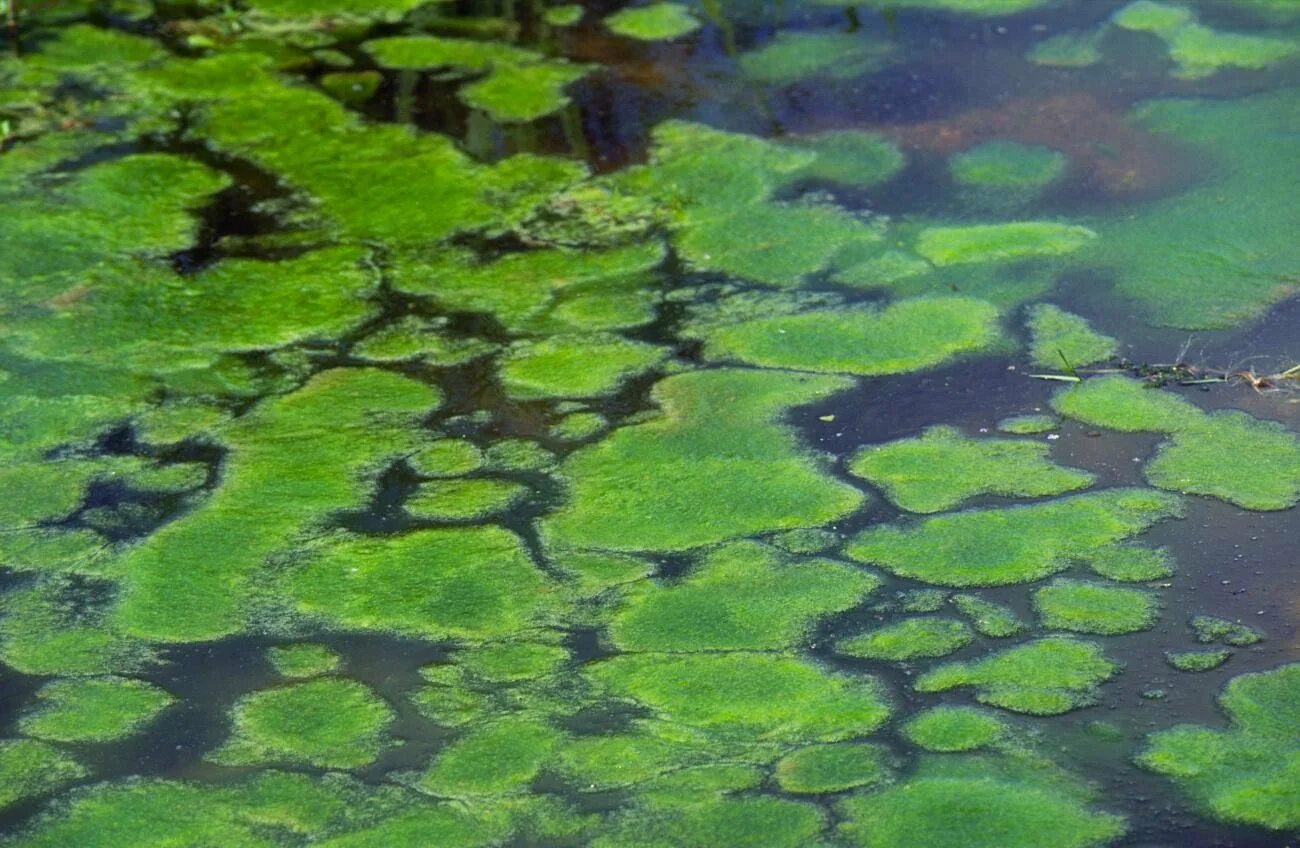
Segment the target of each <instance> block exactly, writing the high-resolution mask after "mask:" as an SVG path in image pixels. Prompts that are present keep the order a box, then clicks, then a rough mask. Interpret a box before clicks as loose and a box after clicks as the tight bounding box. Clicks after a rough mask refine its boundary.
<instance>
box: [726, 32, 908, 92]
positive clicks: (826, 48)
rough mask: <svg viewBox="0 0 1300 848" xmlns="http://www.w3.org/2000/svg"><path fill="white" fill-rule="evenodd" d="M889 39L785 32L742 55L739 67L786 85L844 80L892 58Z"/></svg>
mask: <svg viewBox="0 0 1300 848" xmlns="http://www.w3.org/2000/svg"><path fill="white" fill-rule="evenodd" d="M894 52H895V47H894V45H893V44H891V43H890V42H888V41H873V40H869V39H868V38H865V37H863V35H862V34H860V33H848V32H791V31H782V32H778V33H777V34H776V37H775V38H773V39H772V40H771V41H769V42H768V43H766V44H764V45H763V46H762V47H759V48H757V49H754V50H750V51H749V52H747V53H743V54H741V56H740V57H739V59H737V62H738V63H739V65H740V70H741V71H742V72H743V73H744V74H745V76H747V77H749V78H750V79H752V80H757V81H758V82H764V83H771V84H774V85H787V84H789V83H795V82H800V81H802V80H845V79H853V78H854V77H860V76H863V75H865V74H869V73H871V72H872V71H876V70H879V69H880V68H881V67H883V66H884V65H885V64H886V63H887V62H889V61H890V59H891V58H892V57H893V55H894Z"/></svg>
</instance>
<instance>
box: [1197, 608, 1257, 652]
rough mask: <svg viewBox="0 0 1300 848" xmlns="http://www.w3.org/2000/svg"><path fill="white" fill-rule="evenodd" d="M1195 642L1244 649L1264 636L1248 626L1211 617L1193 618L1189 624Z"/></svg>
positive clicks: (1198, 616)
mask: <svg viewBox="0 0 1300 848" xmlns="http://www.w3.org/2000/svg"><path fill="white" fill-rule="evenodd" d="M1190 624H1191V627H1192V633H1193V634H1195V636H1196V641H1197V642H1200V643H1202V644H1206V645H1208V644H1210V643H1211V642H1222V643H1223V644H1225V645H1231V646H1233V647H1234V648H1244V647H1246V646H1248V645H1254V644H1257V643H1259V642H1262V641H1263V640H1264V635H1263V634H1262V633H1260V632H1259V631H1258V630H1256V629H1255V628H1253V627H1251V626H1250V625H1248V624H1239V623H1237V622H1235V621H1229V620H1228V619H1226V618H1215V617H1214V616H1212V615H1197V616H1193V617H1192V620H1191V622H1190Z"/></svg>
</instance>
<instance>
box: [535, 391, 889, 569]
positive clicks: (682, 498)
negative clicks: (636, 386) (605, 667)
mask: <svg viewBox="0 0 1300 848" xmlns="http://www.w3.org/2000/svg"><path fill="white" fill-rule="evenodd" d="M848 386H849V382H848V381H847V380H844V379H842V378H836V377H814V376H809V375H801V374H790V373H780V372H757V371H739V370H732V369H718V370H711V371H699V372H693V373H689V374H679V375H675V376H672V377H668V378H666V379H664V380H662V381H660V382H659V383H658V384H657V385H656V386H655V388H654V390H653V392H652V394H651V397H652V399H653V400H654V401H655V402H657V403H658V404H659V406H660V409H661V414H660V415H659V416H658V417H657V418H654V419H652V420H650V421H647V422H646V423H643V424H637V425H634V426H630V427H623V428H620V429H618V430H616V431H614V433H613V434H611V435H610V436H609V437H608V438H606V439H604V440H602V441H600V442H597V443H595V444H593V445H590V446H587V447H584V448H582V449H580V450H578V451H576V452H575V453H573V454H572V455H570V456H569V458H568V459H567V460H566V461H565V462H564V464H563V465H562V466H561V468H560V471H559V476H560V478H561V479H562V480H563V482H564V483H565V488H566V503H565V504H564V506H562V507H560V508H559V509H558V510H556V511H555V512H553V513H552V514H551V515H550V516H549V517H547V518H546V519H544V520H543V521H542V524H541V527H542V531H543V534H544V536H545V538H546V539H547V541H548V543H549V544H551V545H553V546H561V547H577V548H605V549H610V550H627V551H636V550H683V549H687V548H692V547H697V546H699V545H705V544H709V543H712V542H718V541H722V540H724V539H729V538H733V537H737V536H743V535H747V534H751V533H759V532H765V531H771V530H781V529H787V528H794V527H810V526H817V525H821V524H825V523H826V522H828V521H833V520H835V519H836V518H840V517H842V516H844V515H847V514H849V513H850V512H853V511H854V510H856V509H857V508H858V507H860V506H861V505H862V502H863V495H862V493H861V492H859V491H857V490H856V489H854V488H853V487H852V486H849V485H847V484H845V483H840V482H838V481H836V480H834V479H833V478H832V477H830V476H829V475H828V474H827V473H826V472H825V471H824V470H823V468H822V466H821V463H820V462H819V460H818V458H817V457H816V456H814V455H810V454H805V453H803V452H801V451H800V450H798V448H797V447H796V442H795V437H794V434H793V433H792V432H791V431H790V429H789V428H788V427H787V426H785V425H784V424H781V423H779V419H780V416H781V415H782V414H783V413H784V412H785V410H787V409H789V408H790V407H792V406H798V405H800V404H806V403H811V402H813V401H815V400H819V399H821V398H824V397H827V396H829V395H831V394H834V393H835V392H837V391H841V390H843V389H845V388H848ZM720 491H721V492H727V498H726V499H725V500H721V501H720V500H719V499H718V497H717V493H718V492H720Z"/></svg>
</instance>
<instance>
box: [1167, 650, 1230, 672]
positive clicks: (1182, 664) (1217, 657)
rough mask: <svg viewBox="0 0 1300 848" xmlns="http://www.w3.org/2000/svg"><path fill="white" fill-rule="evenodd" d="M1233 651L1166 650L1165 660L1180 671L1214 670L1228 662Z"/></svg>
mask: <svg viewBox="0 0 1300 848" xmlns="http://www.w3.org/2000/svg"><path fill="white" fill-rule="evenodd" d="M1231 657H1232V651H1228V650H1223V649H1220V650H1217V651H1165V662H1167V663H1169V664H1170V665H1171V666H1173V667H1174V668H1176V669H1178V670H1179V671H1188V672H1200V671H1212V670H1214V669H1216V668H1218V667H1219V666H1221V665H1223V664H1224V663H1226V662H1227V661H1228V660H1229V659H1231Z"/></svg>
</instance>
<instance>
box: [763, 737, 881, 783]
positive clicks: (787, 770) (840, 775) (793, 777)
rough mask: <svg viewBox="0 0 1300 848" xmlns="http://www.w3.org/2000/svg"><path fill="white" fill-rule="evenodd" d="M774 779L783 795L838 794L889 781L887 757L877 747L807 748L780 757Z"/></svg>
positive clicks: (834, 745) (842, 744)
mask: <svg viewBox="0 0 1300 848" xmlns="http://www.w3.org/2000/svg"><path fill="white" fill-rule="evenodd" d="M775 775H776V782H777V784H778V785H779V786H780V787H781V788H782V789H784V790H785V791H786V792H793V793H796V794H805V793H806V794H820V793H822V792H841V791H843V790H845V789H853V788H854V787H857V786H871V785H874V784H877V783H883V782H885V781H886V780H888V779H889V776H890V769H889V755H888V752H887V751H886V750H885V749H884V748H882V747H880V746H878V745H871V744H864V743H858V742H835V743H831V744H829V745H810V746H808V747H807V748H800V749H799V750H797V751H795V752H794V753H792V754H788V755H786V756H785V757H783V758H782V759H781V761H780V762H778V763H777V764H776V769H775Z"/></svg>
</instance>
